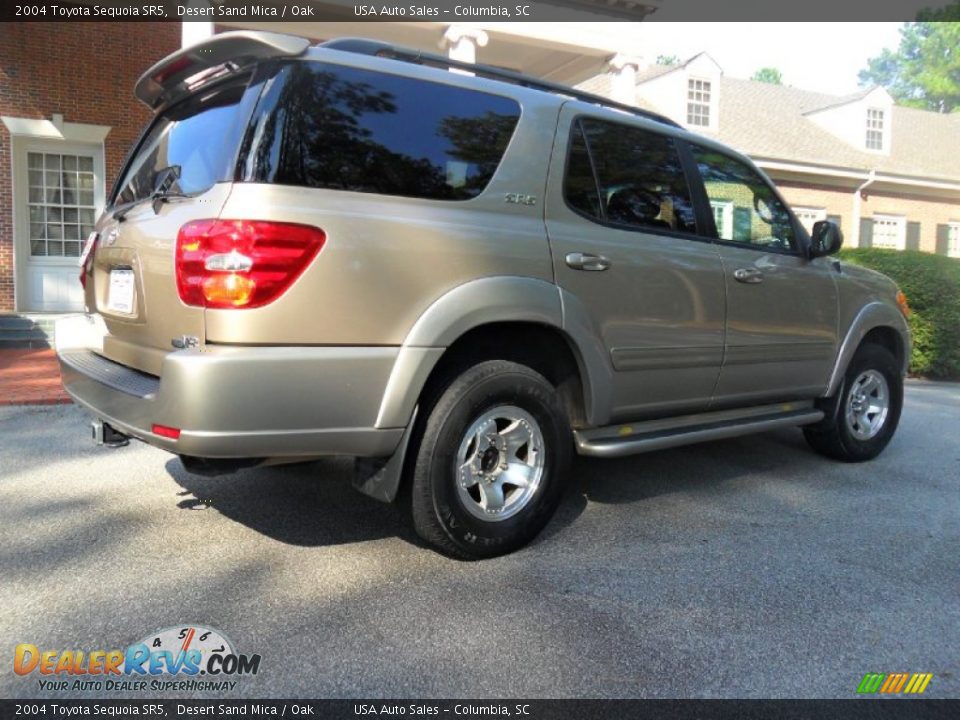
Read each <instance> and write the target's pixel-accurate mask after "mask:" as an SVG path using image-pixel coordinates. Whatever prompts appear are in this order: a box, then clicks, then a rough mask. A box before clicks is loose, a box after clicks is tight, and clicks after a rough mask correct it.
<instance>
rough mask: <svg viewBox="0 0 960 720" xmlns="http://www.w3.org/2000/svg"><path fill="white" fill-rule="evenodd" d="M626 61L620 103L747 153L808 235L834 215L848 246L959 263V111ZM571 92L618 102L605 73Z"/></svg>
mask: <svg viewBox="0 0 960 720" xmlns="http://www.w3.org/2000/svg"><path fill="white" fill-rule="evenodd" d="M632 62H633V63H634V65H635V67H634V71H633V72H634V87H633V88H632V93H633V94H632V95H631V96H630V97H627V98H625V97H623V96H622V95H621V96H620V97H619V98H618V99H620V100H624V99H627V100H629V101H632V102H634V103H635V104H637V105H640V106H642V107H647V108H649V109H651V110H655V111H657V112H660V113H662V114H664V115H667V116H668V117H671V118H673V119H674V120H676V121H678V122H680V123H682V124H683V125H685V126H686V127H688V128H690V129H691V130H694V131H696V132H701V133H703V134H705V135H707V136H709V137H714V138H717V139H718V140H720V141H722V142H724V143H727V144H729V145H731V146H732V147H735V148H737V149H738V150H740V151H741V152H743V153H745V154H747V155H749V156H750V157H751V158H753V160H754V161H755V162H756V163H757V164H758V165H759V166H760V167H762V168H763V169H764V170H765V171H766V173H767V174H768V175H769V176H770V177H771V179H772V180H773V181H774V182H775V183H776V184H777V186H778V187H779V188H780V190H781V192H782V193H783V195H784V197H785V198H786V199H787V201H788V202H789V203H790V204H791V206H793V208H794V210H795V211H796V212H797V215H798V216H799V218H800V220H801V222H803V223H804V225H806V226H807V227H808V228H810V227H811V226H812V225H813V223H814V222H816V221H817V220H821V219H825V218H831V219H833V220H835V221H836V222H838V223H839V224H840V226H841V229H842V230H843V232H844V236H845V244H846V245H847V246H848V247H849V246H852V247H857V246H873V247H887V248H894V249H900V250H903V249H917V250H924V251H927V252H936V253H940V254H943V255H951V256H953V257H960V113H953V114H940V113H934V112H927V111H923V110H915V109H912V108H906V107H900V106H897V105H895V104H894V103H893V100H892V98H891V97H890V95H889V94H888V93H887V92H886V91H885V90H884V89H883V88H879V87H874V88H867V89H865V90H862V91H860V92H857V93H855V94H852V95H848V96H845V97H837V96H833V95H825V94H823V93H816V92H809V91H806V90H800V89H797V88H792V87H787V86H783V85H771V84H768V83H761V82H757V81H753V80H739V79H735V78H728V77H726V76H724V74H723V70H722V68H721V67H720V66H719V65H718V64H717V63H716V62H715V61H714V60H713V58H711V57H710V56H709V55H708V54H707V53H700V54H699V55H696V56H694V57H692V58H690V59H689V60H687V61H686V62H683V63H680V64H676V65H669V66H651V67H643V64H642V62H640V61H638V60H633V61H632ZM580 87H582V88H584V89H588V90H591V91H593V92H598V93H601V94H605V95H609V96H612V97H614V96H617V89H616V88H615V87H614V86H613V84H612V82H611V77H610V75H598V76H596V77H594V78H591V79H590V80H588V81H586V82H584V83H582V84H581V85H580ZM724 211H725V209H724V208H722V207H714V212H715V213H716V214H717V218H718V222H722V214H723V212H724Z"/></svg>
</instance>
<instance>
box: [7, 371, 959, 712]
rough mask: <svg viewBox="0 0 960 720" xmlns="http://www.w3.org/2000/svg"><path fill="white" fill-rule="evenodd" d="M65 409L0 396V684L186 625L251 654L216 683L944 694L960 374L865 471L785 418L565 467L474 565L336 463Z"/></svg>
mask: <svg viewBox="0 0 960 720" xmlns="http://www.w3.org/2000/svg"><path fill="white" fill-rule="evenodd" d="M86 422H87V420H86V417H85V416H84V414H83V413H82V411H81V410H80V409H79V408H76V407H74V406H50V407H6V408H0V577H2V578H3V581H2V582H0V648H2V651H3V657H4V658H6V659H5V660H4V667H3V669H2V671H0V697H35V696H46V697H64V696H75V697H76V696H83V695H84V694H83V693H82V692H78V691H68V692H60V693H57V692H54V693H48V692H42V691H40V690H39V686H38V683H37V675H36V674H34V675H33V676H30V677H26V678H22V677H19V676H16V675H15V674H14V673H13V672H12V666H11V664H7V663H10V662H11V660H12V656H13V648H14V646H15V645H16V644H18V643H34V644H36V645H38V646H39V647H40V648H41V649H45V648H49V649H84V650H93V649H113V648H123V647H126V645H127V644H129V643H131V642H134V641H136V640H138V639H140V638H142V637H144V636H146V635H147V634H149V633H151V632H153V631H154V630H157V629H159V628H166V627H170V626H179V625H181V624H187V623H203V624H207V625H210V626H212V627H214V628H218V629H220V630H222V631H223V632H224V634H226V635H227V637H229V638H230V639H231V640H232V641H233V643H234V645H235V646H236V648H237V649H239V650H240V651H241V652H244V653H248V654H249V653H259V654H260V655H261V656H262V663H261V666H260V672H259V674H257V675H256V676H253V677H245V678H238V679H237V680H238V685H237V686H236V688H235V690H233V691H231V692H229V693H227V695H228V696H230V697H280V696H300V697H326V696H345V697H355V696H383V697H386V696H434V697H511V696H518V697H570V696H587V697H684V696H695V697H718V696H719V697H765V696H769V697H840V698H846V697H853V696H854V692H855V689H856V687H857V685H858V683H859V682H860V680H861V678H862V677H863V675H864V673H866V672H868V671H869V672H881V673H885V672H931V673H933V674H934V678H933V680H932V682H931V683H930V685H929V687H928V689H927V691H926V695H927V696H932V697H958V696H960V684H958V680H957V672H958V670H960V668H958V665H960V662H958V661H960V649H958V643H957V639H958V629H960V604H958V602H957V599H958V598H960V572H958V569H960V568H958V554H957V548H958V547H960V492H958V490H960V487H958V485H960V444H958V443H957V427H958V423H960V385H951V384H930V383H920V382H910V384H909V388H908V392H907V406H906V409H905V411H904V416H903V422H902V425H901V429H900V431H899V432H898V434H897V436H896V437H895V439H894V441H893V443H892V444H891V446H890V447H889V448H888V450H887V452H886V453H885V454H884V455H883V456H881V458H880V459H879V460H877V461H874V462H872V463H868V464H863V465H844V464H838V463H834V462H831V461H828V460H825V459H823V458H820V457H819V456H816V455H814V454H812V453H811V452H809V451H808V450H807V448H806V446H805V444H804V442H803V439H802V437H801V435H800V433H799V432H797V431H782V432H775V433H768V434H765V435H760V436H756V437H747V438H742V439H737V440H730V441H724V442H715V443H709V444H705V445H700V446H694V447H688V448H681V449H676V450H669V451H663V452H658V453H653V454H649V455H641V456H637V457H633V458H626V459H622V460H616V461H597V460H583V459H581V460H578V461H577V462H576V466H575V469H574V480H575V481H574V483H573V484H572V487H571V489H570V492H569V493H568V495H567V497H566V499H565V501H564V504H563V506H562V508H561V510H560V512H559V514H558V516H557V518H556V519H555V520H554V521H553V522H552V523H551V525H550V526H549V527H548V529H547V531H546V532H545V533H544V534H543V535H542V536H541V538H540V539H539V540H538V541H537V542H535V543H534V544H533V545H532V546H531V547H529V548H527V549H525V550H523V551H521V552H519V553H516V554H514V555H512V556H509V557H505V558H500V559H496V560H491V561H486V562H481V563H461V562H456V561H452V560H448V559H446V558H444V557H441V556H439V555H437V554H435V553H433V552H432V551H430V550H427V549H425V548H423V547H421V546H420V545H419V544H418V543H417V541H416V539H415V537H414V536H413V534H412V532H411V531H410V529H409V527H408V525H407V522H406V520H405V518H404V517H403V515H402V514H401V513H400V512H399V511H398V510H396V509H395V508H393V507H391V506H385V505H381V504H379V503H377V502H376V501H373V500H370V499H368V498H365V497H363V496H361V495H359V494H357V493H355V492H354V491H353V490H351V489H350V487H349V475H350V464H349V463H348V462H347V461H344V460H331V461H324V462H320V463H313V464H310V465H302V466H296V467H293V466H291V467H284V468H272V469H259V470H248V471H244V472H240V473H237V474H236V475H233V476H229V477H223V478H215V479H208V478H199V477H194V476H190V475H187V474H186V473H185V472H184V470H183V467H182V466H181V464H180V462H179V461H178V460H176V459H174V458H173V457H172V456H169V455H166V454H164V453H162V452H160V451H157V450H154V449H151V448H149V447H146V446H144V445H140V444H131V445H130V446H129V447H126V448H121V449H118V450H107V449H97V448H94V447H93V446H92V445H90V443H89V432H88V431H87V425H86ZM72 680H73V678H71V681H72ZM104 694H105V693H94V695H104ZM121 696H123V694H121ZM161 696H167V697H185V696H200V697H202V696H204V693H202V692H174V693H166V694H165V695H164V694H162V693H161Z"/></svg>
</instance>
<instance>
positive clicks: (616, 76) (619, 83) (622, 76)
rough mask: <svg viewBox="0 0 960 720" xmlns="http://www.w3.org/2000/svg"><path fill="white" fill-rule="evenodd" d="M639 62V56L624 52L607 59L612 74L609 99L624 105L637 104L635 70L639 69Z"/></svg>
mask: <svg viewBox="0 0 960 720" xmlns="http://www.w3.org/2000/svg"><path fill="white" fill-rule="evenodd" d="M640 63H641V60H640V58H638V57H634V56H633V55H625V54H624V53H617V54H616V55H614V56H613V57H612V58H610V59H609V60H608V61H607V64H608V66H609V68H610V74H611V75H612V76H613V79H612V82H611V83H610V94H611V96H612V98H611V99H613V100H616V101H617V102H619V103H624V104H625V105H636V104H637V70H639V69H640Z"/></svg>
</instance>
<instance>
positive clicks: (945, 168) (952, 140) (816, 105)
mask: <svg viewBox="0 0 960 720" xmlns="http://www.w3.org/2000/svg"><path fill="white" fill-rule="evenodd" d="M867 92H869V91H863V92H861V93H856V94H855V95H852V96H846V97H837V96H835V95H825V94H823V93H815V92H809V91H806V90H798V89H797V88H792V87H787V86H784V85H771V84H769V83H762V82H757V81H754V80H737V79H733V78H726V77H725V78H722V80H721V83H720V98H719V113H720V125H719V132H718V133H717V136H718V138H719V139H720V140H721V141H723V142H725V143H727V144H728V145H732V146H733V147H735V148H737V149H738V150H740V151H741V152H744V153H746V154H747V155H750V156H751V157H755V158H756V157H762V158H766V159H776V160H786V161H794V162H801V163H810V164H814V165H828V166H831V167H844V168H851V169H857V170H876V171H877V172H882V173H888V174H894V175H909V176H915V177H923V178H928V179H940V180H945V181H948V182H955V181H958V180H960V113H952V114H942V113H935V112H929V111H925V110H915V109H913V108H907V107H900V106H894V108H893V123H892V127H891V135H890V139H891V144H890V154H889V155H879V154H877V153H871V152H866V151H864V150H859V149H857V148H855V147H853V146H852V145H849V144H848V143H846V142H844V141H843V140H841V139H840V138H838V137H836V136H835V135H832V134H831V133H830V132H828V131H827V130H824V129H823V128H821V127H820V126H819V125H817V124H816V123H815V122H813V121H812V120H811V119H809V118H808V117H807V115H806V114H807V113H810V112H812V111H815V110H823V109H827V108H831V107H836V106H838V105H841V104H846V103H849V102H853V101H855V100H859V99H862V97H863V96H864V95H866V93H867Z"/></svg>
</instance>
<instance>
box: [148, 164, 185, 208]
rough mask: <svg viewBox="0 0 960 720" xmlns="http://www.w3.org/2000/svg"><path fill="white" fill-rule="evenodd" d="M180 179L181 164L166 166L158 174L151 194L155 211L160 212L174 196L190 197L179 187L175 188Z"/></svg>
mask: <svg viewBox="0 0 960 720" xmlns="http://www.w3.org/2000/svg"><path fill="white" fill-rule="evenodd" d="M179 180H180V166H179V165H171V166H170V167H166V168H164V169H163V170H160V171H158V172H157V174H156V183H155V184H154V190H153V192H152V193H151V194H150V199H151V200H152V201H153V212H154V213H155V214H158V213H159V212H160V208H161V207H162V206H163V204H164V203H165V202H169V201H170V200H171V199H172V198H187V197H190V196H189V195H187V194H186V193H184V192H181V191H180V190H178V189H174V188H175V187H176V186H177V184H178V181H179Z"/></svg>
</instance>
